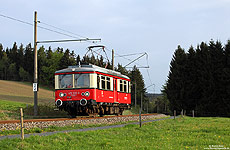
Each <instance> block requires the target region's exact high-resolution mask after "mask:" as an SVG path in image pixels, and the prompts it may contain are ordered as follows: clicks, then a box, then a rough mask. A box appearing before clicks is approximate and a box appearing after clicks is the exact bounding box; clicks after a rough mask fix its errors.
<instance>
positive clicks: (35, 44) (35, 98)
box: [34, 11, 38, 116]
mask: <svg viewBox="0 0 230 150" xmlns="http://www.w3.org/2000/svg"><path fill="white" fill-rule="evenodd" d="M37 67H38V63H37V12H36V11H35V12H34V84H37V83H38V72H37ZM37 115H38V100H37V89H36V90H34V116H37Z"/></svg>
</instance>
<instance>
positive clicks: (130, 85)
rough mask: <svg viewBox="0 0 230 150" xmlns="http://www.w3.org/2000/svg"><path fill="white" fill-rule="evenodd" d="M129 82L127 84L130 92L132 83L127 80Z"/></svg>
mask: <svg viewBox="0 0 230 150" xmlns="http://www.w3.org/2000/svg"><path fill="white" fill-rule="evenodd" d="M128 83H129V86H128V88H129V93H131V88H132V85H131V83H130V82H128Z"/></svg>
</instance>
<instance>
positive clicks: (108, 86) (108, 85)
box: [106, 77, 111, 90]
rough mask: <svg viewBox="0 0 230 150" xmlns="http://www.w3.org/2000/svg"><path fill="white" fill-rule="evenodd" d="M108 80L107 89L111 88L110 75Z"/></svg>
mask: <svg viewBox="0 0 230 150" xmlns="http://www.w3.org/2000/svg"><path fill="white" fill-rule="evenodd" d="M106 82H107V90H110V87H111V86H110V77H106Z"/></svg>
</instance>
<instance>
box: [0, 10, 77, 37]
mask: <svg viewBox="0 0 230 150" xmlns="http://www.w3.org/2000/svg"><path fill="white" fill-rule="evenodd" d="M0 16H2V17H4V18H8V19H10V20H14V21H17V22H20V23H24V24H27V25H30V26H34V24H33V23H30V22H26V21H23V20H20V19H16V18H13V17H10V16H6V15H3V14H0ZM39 22H40V21H39ZM43 24H44V23H43ZM38 28H41V29H44V30H47V31H50V32H54V33H57V34H61V35H65V36H68V37H71V38H76V39H77V38H79V37H76V36H72V35H69V34H66V33H63V32H59V31H55V30H53V29H49V28H46V27H42V26H40V25H38Z"/></svg>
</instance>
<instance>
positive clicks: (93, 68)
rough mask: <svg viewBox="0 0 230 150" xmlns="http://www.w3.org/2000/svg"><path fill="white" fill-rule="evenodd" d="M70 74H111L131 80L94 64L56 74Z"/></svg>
mask: <svg viewBox="0 0 230 150" xmlns="http://www.w3.org/2000/svg"><path fill="white" fill-rule="evenodd" d="M69 72H101V73H105V74H110V75H113V76H118V77H121V78H125V79H129V77H128V76H126V75H123V74H121V73H120V72H117V71H113V70H110V69H106V68H102V67H98V66H96V65H92V64H89V65H76V66H69V67H68V68H65V69H62V70H58V71H56V72H55V74H56V73H69Z"/></svg>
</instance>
